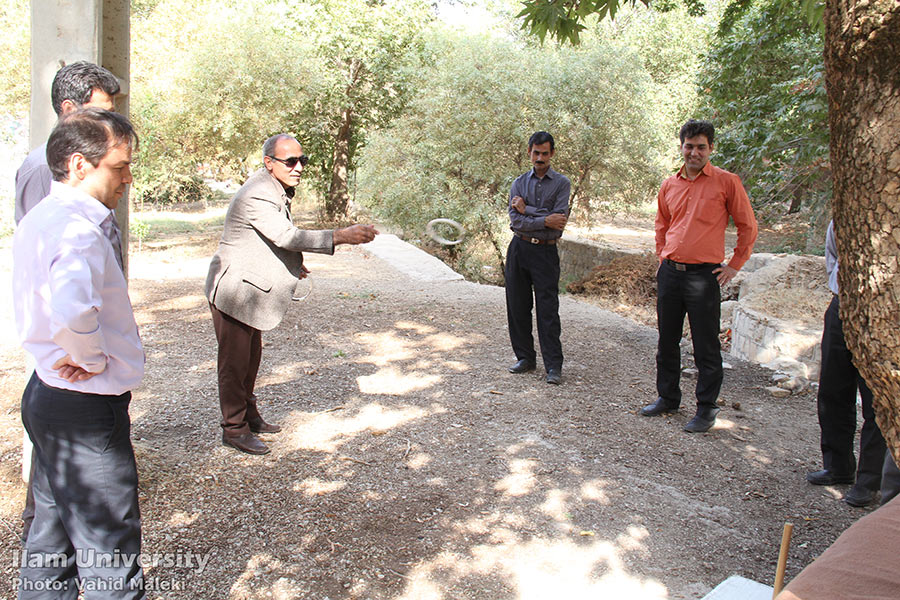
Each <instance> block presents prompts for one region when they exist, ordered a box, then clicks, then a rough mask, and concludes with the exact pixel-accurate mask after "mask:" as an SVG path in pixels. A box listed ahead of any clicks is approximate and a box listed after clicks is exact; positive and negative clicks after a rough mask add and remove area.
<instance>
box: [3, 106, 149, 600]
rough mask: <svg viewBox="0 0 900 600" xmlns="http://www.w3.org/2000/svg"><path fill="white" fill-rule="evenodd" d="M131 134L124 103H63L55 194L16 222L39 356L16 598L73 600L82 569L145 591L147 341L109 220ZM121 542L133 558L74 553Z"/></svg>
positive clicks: (50, 155)
mask: <svg viewBox="0 0 900 600" xmlns="http://www.w3.org/2000/svg"><path fill="white" fill-rule="evenodd" d="M136 145H137V136H136V134H135V133H134V130H133V129H132V127H131V124H130V123H129V122H128V120H127V119H126V118H125V117H123V116H121V115H118V114H116V113H112V112H109V111H105V110H98V109H86V110H79V111H75V112H72V113H70V114H68V115H65V116H63V117H62V118H61V119H60V122H59V123H58V124H57V126H56V128H55V129H54V130H53V133H51V134H50V139H49V140H48V142H47V162H48V164H49V166H50V170H51V172H52V173H53V179H54V181H53V183H52V185H51V187H50V194H49V195H48V196H47V197H46V198H45V199H43V200H42V201H41V202H40V203H39V204H38V205H37V206H35V207H34V208H33V209H32V210H31V211H30V212H29V213H28V214H27V215H26V216H25V218H24V219H22V221H21V223H19V226H18V228H17V229H16V234H15V238H14V241H13V292H14V294H13V300H14V309H15V316H16V327H17V330H18V333H19V336H20V338H21V339H22V346H23V347H24V348H25V350H26V351H27V352H28V353H29V354H31V356H32V357H33V358H34V363H35V372H34V374H33V375H32V377H31V380H30V381H29V383H28V386H27V387H26V389H25V393H24V394H23V396H22V421H23V423H24V424H25V429H26V431H27V432H28V435H29V437H30V439H31V441H32V443H33V444H34V453H35V457H36V459H35V467H34V477H33V482H32V487H33V492H34V501H35V517H34V523H33V524H32V527H31V531H30V533H29V535H28V539H27V541H26V543H25V551H24V556H23V558H22V565H23V566H22V568H21V579H20V581H19V582H18V587H19V598H66V599H69V598H71V599H72V600H74V599H75V598H76V597H77V596H78V588H77V585H76V577H77V578H78V579H80V580H81V581H82V582H84V585H85V587H86V589H106V590H108V591H107V592H103V593H96V594H92V593H88V594H87V597H88V598H143V597H144V592H143V589H142V587H143V573H142V570H141V567H140V565H139V564H138V563H137V562H136V559H137V557H138V556H139V555H140V551H141V521H140V510H139V508H138V493H137V469H136V466H135V461H134V451H133V449H132V446H131V438H130V429H131V424H130V420H129V417H128V404H129V402H130V401H131V391H130V390H131V389H133V388H134V387H135V386H137V385H138V384H139V383H140V381H141V379H142V377H143V374H144V351H143V348H142V346H141V340H140V337H139V336H138V330H137V324H136V323H135V320H134V314H133V313H132V308H131V301H130V300H129V298H128V290H127V284H126V281H125V276H124V274H123V273H122V269H121V268H120V267H119V263H118V261H117V260H116V252H115V250H114V249H113V246H112V244H111V243H110V240H109V233H108V232H109V230H110V228H111V227H112V224H113V223H114V222H115V213H114V209H115V208H116V205H117V204H118V201H119V198H121V197H122V195H123V193H124V192H125V186H126V185H128V184H129V183H131V170H130V165H131V154H132V150H133V149H134V147H135V146H136ZM76 553H77V554H76ZM115 555H119V556H121V557H122V558H123V559H124V560H122V559H120V560H117V561H111V562H106V563H104V562H101V561H99V560H98V561H89V560H88V561H83V560H82V561H77V562H76V556H77V557H90V556H104V557H112V556H115ZM60 556H65V557H66V560H64V561H60V560H58V557H60ZM48 589H50V590H51V591H50V592H48V591H47V590H48Z"/></svg>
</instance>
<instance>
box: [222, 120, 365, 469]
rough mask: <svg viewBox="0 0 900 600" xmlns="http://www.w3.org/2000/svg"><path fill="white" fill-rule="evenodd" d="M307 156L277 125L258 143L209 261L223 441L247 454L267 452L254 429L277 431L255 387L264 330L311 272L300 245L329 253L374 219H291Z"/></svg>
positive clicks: (360, 238)
mask: <svg viewBox="0 0 900 600" xmlns="http://www.w3.org/2000/svg"><path fill="white" fill-rule="evenodd" d="M306 163H307V158H306V156H304V154H303V148H302V147H301V146H300V143H299V142H298V141H297V140H296V139H294V138H293V137H292V136H290V135H288V134H285V133H281V134H278V135H274V136H272V137H270V138H269V139H268V140H266V142H265V144H263V168H262V169H260V170H258V171H256V172H255V173H253V174H252V175H251V176H250V178H249V179H248V180H247V182H246V183H244V185H243V186H241V189H239V190H238V191H237V193H236V194H235V195H234V198H233V199H232V200H231V205H230V206H229V207H228V212H227V213H226V215H225V230H224V231H223V233H222V239H221V240H220V241H219V248H218V250H217V251H216V253H215V255H214V256H213V258H212V262H211V263H210V266H209V275H208V276H207V278H206V297H207V300H209V305H210V310H211V311H212V319H213V327H214V328H215V331H216V340H217V341H218V345H219V355H218V379H219V404H220V406H221V409H222V423H221V425H222V430H223V431H222V443H223V444H225V445H227V446H232V447H234V448H236V449H238V450H240V451H241V452H246V453H248V454H266V453H267V452H269V448H268V446H266V445H265V444H264V443H263V442H262V441H261V440H260V439H259V438H258V437H256V436H255V435H254V434H255V433H277V432H279V431H281V427H279V426H278V425H274V424H270V423H267V422H266V421H264V420H263V418H262V416H261V415H260V414H259V410H258V408H257V405H256V396H255V395H254V393H253V388H254V386H255V384H256V374H257V372H258V370H259V363H260V358H261V357H262V337H261V332H262V331H268V330H269V329H272V328H274V327H275V326H276V325H278V324H279V323H280V322H281V320H282V318H284V315H285V313H286V312H287V309H288V306H289V305H290V303H291V298H292V297H293V295H294V288H295V287H296V285H297V282H298V281H299V280H300V279H302V278H304V277H306V274H307V273H308V272H309V271H308V270H307V269H306V268H305V267H304V266H303V252H304V251H306V252H318V253H322V254H334V247H335V246H337V245H338V244H364V243H366V242H371V241H372V240H373V239H375V235H376V234H377V233H378V232H377V231H376V230H375V228H374V227H373V226H371V225H351V226H350V227H345V228H343V229H335V230H333V231H330V230H327V231H325V230H323V231H310V230H303V229H298V228H296V227H294V225H293V223H292V221H291V198H293V196H294V187H295V186H296V185H297V184H298V183H300V176H301V174H302V173H303V167H304V166H305V165H306Z"/></svg>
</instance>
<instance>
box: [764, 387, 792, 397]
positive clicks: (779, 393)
mask: <svg viewBox="0 0 900 600" xmlns="http://www.w3.org/2000/svg"><path fill="white" fill-rule="evenodd" d="M766 391H767V392H769V395H771V396H772V397H773V398H787V397H788V396H790V395H791V391H790V390H786V389H784V388H780V387H778V386H777V385H773V386H769V387H767V388H766Z"/></svg>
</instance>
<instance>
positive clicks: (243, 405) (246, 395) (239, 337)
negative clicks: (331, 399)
mask: <svg viewBox="0 0 900 600" xmlns="http://www.w3.org/2000/svg"><path fill="white" fill-rule="evenodd" d="M209 309H210V310H211V311H212V320H213V328H215V330H216V340H217V341H218V342H219V359H218V374H219V405H220V406H221V408H222V428H223V429H224V430H225V435H227V436H229V437H231V436H238V435H242V434H245V433H249V432H250V425H249V422H250V421H258V420H259V419H260V416H259V411H258V410H257V408H256V396H254V395H253V387H254V386H255V385H256V374H257V373H258V372H259V362H260V359H261V358H262V334H261V333H260V331H259V329H254V328H253V327H250V326H249V325H247V324H245V323H242V322H240V321H238V320H237V319H235V318H234V317H231V316H229V315H226V314H225V313H223V312H221V311H220V310H219V309H217V308H216V307H215V306H213V305H212V304H210V305H209Z"/></svg>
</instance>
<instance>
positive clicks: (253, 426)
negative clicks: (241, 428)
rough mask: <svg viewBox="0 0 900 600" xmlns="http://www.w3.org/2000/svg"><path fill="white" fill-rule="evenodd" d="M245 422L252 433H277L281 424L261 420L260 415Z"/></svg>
mask: <svg viewBox="0 0 900 600" xmlns="http://www.w3.org/2000/svg"><path fill="white" fill-rule="evenodd" d="M247 423H248V424H249V425H250V431H252V432H253V433H278V432H279V431H281V425H274V424H272V423H266V422H265V421H263V419H262V417H260V418H259V419H257V420H256V421H248V422H247Z"/></svg>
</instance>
